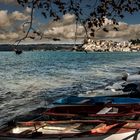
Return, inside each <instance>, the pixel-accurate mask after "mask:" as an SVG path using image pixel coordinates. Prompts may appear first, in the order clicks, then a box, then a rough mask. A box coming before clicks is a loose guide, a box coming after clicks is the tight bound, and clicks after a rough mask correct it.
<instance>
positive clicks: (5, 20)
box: [0, 10, 11, 28]
mask: <svg viewBox="0 0 140 140" xmlns="http://www.w3.org/2000/svg"><path fill="white" fill-rule="evenodd" d="M7 13H8V11H7V10H0V28H4V27H8V26H10V25H11V23H10V20H9V17H8V14H7Z"/></svg>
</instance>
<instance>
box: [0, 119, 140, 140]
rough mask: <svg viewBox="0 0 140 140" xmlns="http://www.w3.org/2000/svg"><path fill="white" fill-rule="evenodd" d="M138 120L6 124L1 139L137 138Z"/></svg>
mask: <svg viewBox="0 0 140 140" xmlns="http://www.w3.org/2000/svg"><path fill="white" fill-rule="evenodd" d="M139 128H140V121H133V120H125V121H121V120H120V121H119V120H117V121H114V120H110V121H109V120H69V121H65V120H64V121H62V120H61V121H29V122H16V123H15V124H14V125H8V124H7V125H5V126H3V127H2V128H1V129H0V139H1V140H15V139H16V140H31V139H35V140H60V139H61V140H73V139H74V140H112V139H113V140H125V139H126V140H127V139H129V140H134V139H135V140H139V139H140V131H139Z"/></svg>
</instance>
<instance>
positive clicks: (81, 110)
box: [43, 104, 140, 118]
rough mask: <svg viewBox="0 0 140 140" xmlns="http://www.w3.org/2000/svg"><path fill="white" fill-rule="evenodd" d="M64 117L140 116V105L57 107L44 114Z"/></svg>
mask: <svg viewBox="0 0 140 140" xmlns="http://www.w3.org/2000/svg"><path fill="white" fill-rule="evenodd" d="M43 114H46V115H50V116H60V117H61V116H62V117H69V118H72V117H83V116H84V117H89V116H92V117H123V116H133V115H140V104H96V105H69V106H68V105H67V106H65V105H64V106H56V107H53V108H50V109H48V110H47V111H45V112H43Z"/></svg>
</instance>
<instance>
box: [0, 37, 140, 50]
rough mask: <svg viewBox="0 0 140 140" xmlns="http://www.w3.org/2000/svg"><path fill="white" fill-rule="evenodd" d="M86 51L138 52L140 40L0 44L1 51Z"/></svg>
mask: <svg viewBox="0 0 140 140" xmlns="http://www.w3.org/2000/svg"><path fill="white" fill-rule="evenodd" d="M15 49H18V50H23V51H36V50H39V51H47V50H50V51H59V50H60V51H61V50H62V51H85V52H138V51H140V40H139V39H137V40H131V41H112V40H93V39H87V40H84V42H78V43H74V42H65V43H64V42H59V43H58V42H57V43H44V42H43V43H29V44H19V45H13V44H6V43H5V44H0V51H14V50H15Z"/></svg>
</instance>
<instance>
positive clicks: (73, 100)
mask: <svg viewBox="0 0 140 140" xmlns="http://www.w3.org/2000/svg"><path fill="white" fill-rule="evenodd" d="M107 103H111V104H135V103H140V99H139V98H129V97H128V98H124V97H107V96H97V97H78V96H68V97H64V98H60V99H57V100H56V101H54V102H53V104H54V105H72V104H73V105H76V104H107Z"/></svg>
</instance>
